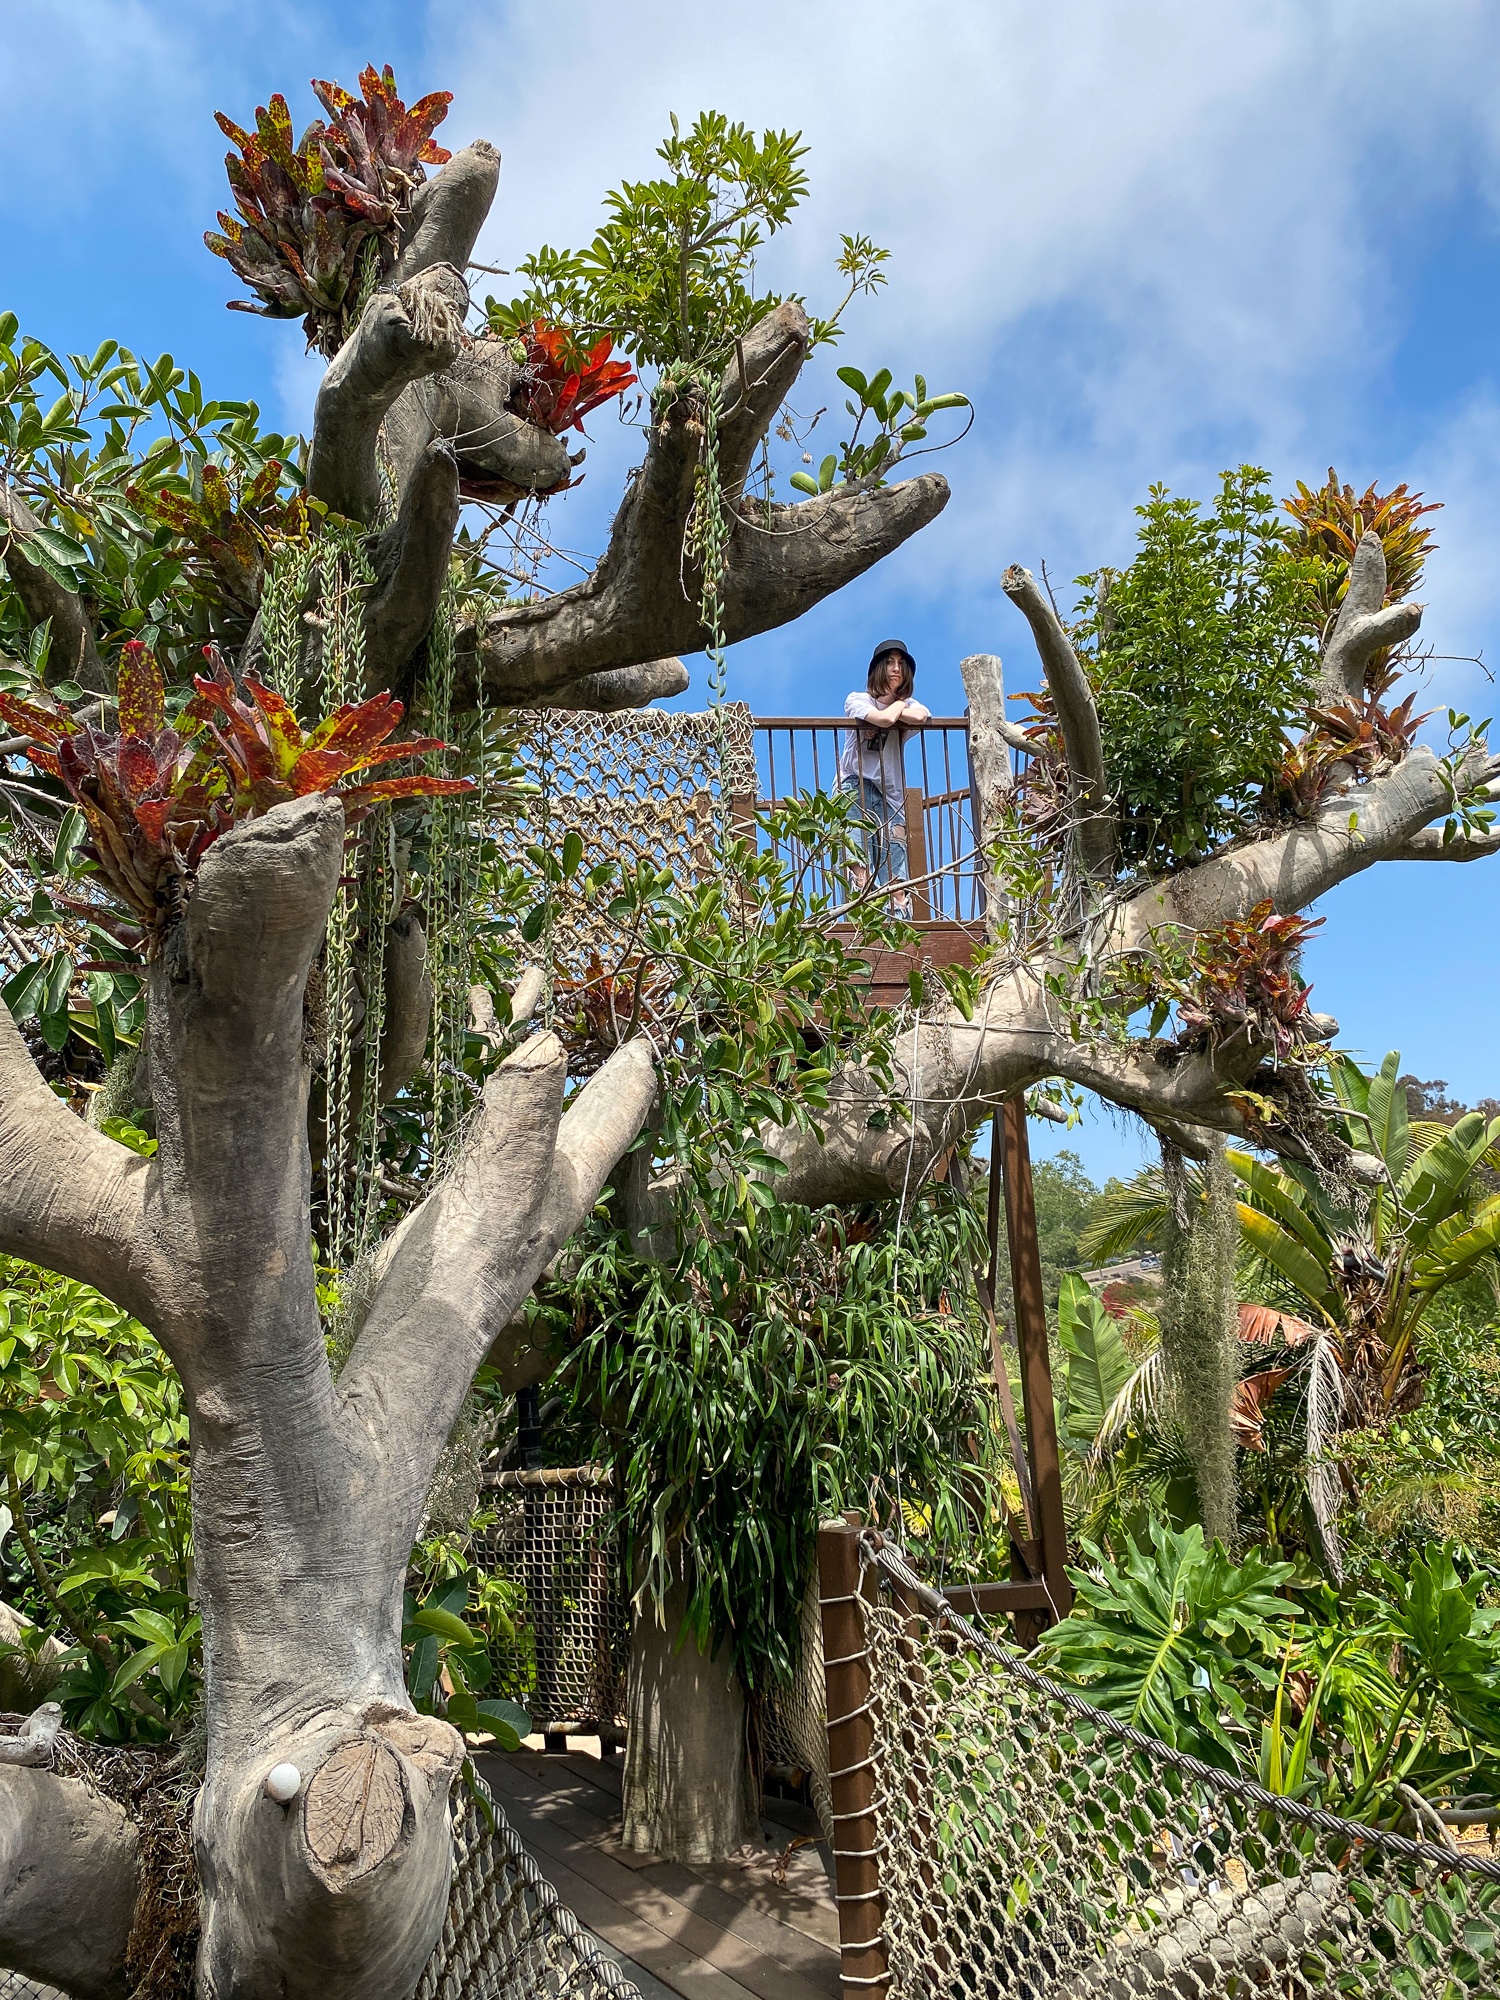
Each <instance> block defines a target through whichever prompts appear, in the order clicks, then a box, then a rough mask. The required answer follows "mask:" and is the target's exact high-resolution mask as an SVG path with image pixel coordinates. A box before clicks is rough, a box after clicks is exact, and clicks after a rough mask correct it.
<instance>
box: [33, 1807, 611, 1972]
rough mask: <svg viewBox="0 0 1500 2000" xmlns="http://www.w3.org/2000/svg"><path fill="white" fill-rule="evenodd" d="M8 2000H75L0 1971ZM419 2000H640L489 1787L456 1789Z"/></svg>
mask: <svg viewBox="0 0 1500 2000" xmlns="http://www.w3.org/2000/svg"><path fill="white" fill-rule="evenodd" d="M0 2000H67V1995H66V1994H59V1993H57V1992H56V1991H55V1989H54V1988H52V1987H50V1986H42V1985H40V1984H39V1983H38V1982H37V1981H35V1980H32V1979H28V1978H27V1977H26V1976H25V1975H24V1973H19V1972H6V1971H4V1970H0ZM415 2000H641V1992H640V1988H639V1987H638V1986H637V1985H636V1984H635V1982H634V1981H633V1980H631V1979H628V1978H627V1977H626V1975H625V1974H624V1973H623V1972H622V1971H621V1970H620V1968H619V1966H618V1965H616V1964H615V1962H614V1960H613V1959H611V1958H609V1957H608V1956H607V1955H606V1953H605V1952H604V1951H603V1949H602V1948H601V1947H600V1945H599V1944H598V1942H597V1941H596V1940H595V1939H594V1938H592V1937H590V1936H589V1934H588V1932H587V1931H585V1930H584V1928H583V1926H582V1925H581V1924H580V1923H579V1921H578V1919H577V1918H576V1917H575V1916H574V1915H573V1913H572V1911H571V1910H569V1909H568V1908H567V1907H566V1906H565V1905H564V1904H563V1903H562V1902H561V1901H560V1899H559V1897H558V1894H557V1891H556V1890H555V1889H554V1888H553V1887H552V1884H551V1883H550V1882H548V1881H547V1880H546V1879H545V1878H544V1877H543V1876H542V1874H541V1873H540V1871H539V1870H538V1868H537V1865H536V1863H535V1862H534V1861H533V1860H532V1858H531V1856H530V1855H529V1854H528V1853H527V1852H526V1849H525V1848H524V1847H523V1846H522V1845H521V1842H520V1839H519V1837H518V1836H517V1834H516V1831H515V1829H514V1827H512V1825H511V1824H510V1821H509V1820H508V1819H507V1818H506V1817H505V1814H504V1813H503V1812H502V1810H501V1809H500V1807H499V1805H498V1804H497V1803H496V1802H495V1799H494V1797H493V1795H492V1794H491V1792H490V1790H489V1787H488V1786H487V1785H486V1784H485V1783H484V1781H483V1779H480V1778H472V1779H471V1780H470V1781H469V1784H468V1785H466V1786H459V1787H456V1788H455V1792H454V1802H453V1886H452V1889H451V1890H450V1892H449V1896H448V1915H447V1919H446V1921H445V1922H444V1924H443V1935H442V1938H441V1940H440V1941H439V1943H438V1947H437V1949H436V1951H434V1953H433V1954H432V1957H431V1958H430V1959H429V1961H428V1964H427V1970H426V1971H425V1972H424V1973H423V1975H422V1980H421V1983H420V1985H419V1986H418V1987H417V1991H416V1996H415Z"/></svg>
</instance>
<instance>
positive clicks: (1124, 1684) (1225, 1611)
mask: <svg viewBox="0 0 1500 2000" xmlns="http://www.w3.org/2000/svg"><path fill="white" fill-rule="evenodd" d="M1085 1554H1086V1556H1087V1558H1088V1564H1089V1566H1088V1568H1086V1569H1077V1570H1069V1572H1068V1574H1069V1576H1070V1578H1071V1579H1072V1581H1073V1585H1074V1588H1075V1589H1076V1590H1077V1592H1078V1596H1079V1599H1080V1600H1081V1603H1082V1605H1083V1606H1085V1607H1087V1608H1086V1610H1078V1609H1075V1610H1074V1611H1073V1612H1072V1613H1071V1615H1070V1616H1069V1617H1067V1618H1065V1619H1063V1620H1062V1621H1061V1623H1060V1624H1057V1625H1054V1626H1052V1627H1051V1628H1050V1630H1049V1631H1047V1632H1046V1633H1045V1634H1044V1635H1043V1638H1042V1649H1043V1653H1044V1656H1045V1658H1046V1660H1047V1662H1048V1665H1049V1667H1055V1668H1056V1669H1057V1670H1058V1671H1059V1672H1061V1673H1062V1674H1064V1675H1066V1676H1067V1677H1068V1678H1069V1679H1071V1680H1075V1681H1078V1682H1079V1683H1081V1684H1082V1685H1083V1686H1084V1687H1086V1688H1087V1690H1088V1693H1089V1698H1090V1700H1091V1701H1094V1702H1097V1703H1098V1705H1099V1707H1101V1708H1104V1709H1107V1710H1108V1711H1109V1712H1110V1713H1111V1714H1112V1715H1118V1716H1121V1717H1122V1718H1123V1719H1124V1720H1126V1721H1128V1722H1132V1723H1134V1724H1135V1725H1136V1727H1137V1728H1141V1729H1147V1730H1150V1731H1151V1732H1152V1733H1153V1734H1154V1735H1157V1736H1160V1737H1161V1738H1162V1740H1163V1742H1166V1743H1170V1744H1172V1745H1173V1746H1174V1748H1176V1749H1179V1750H1186V1751H1188V1752H1189V1753H1190V1754H1191V1755H1193V1756H1195V1757H1200V1758H1202V1760H1203V1761H1204V1762H1205V1763H1207V1764H1218V1765H1221V1766H1224V1767H1226V1768H1228V1769H1236V1768H1238V1767H1239V1766H1240V1765H1241V1764H1242V1763H1243V1762H1244V1760H1245V1757H1246V1752H1247V1745H1248V1742H1249V1740H1250V1716H1249V1711H1248V1710H1247V1707H1246V1703H1245V1696H1244V1693H1243V1692H1242V1689H1243V1688H1244V1687H1245V1686H1246V1684H1248V1685H1249V1686H1250V1687H1251V1688H1253V1689H1257V1690H1269V1689H1271V1688H1273V1687H1274V1686H1275V1684H1276V1669H1275V1666H1274V1664H1273V1662H1274V1661H1275V1659H1276V1657H1277V1654H1278V1652H1279V1649H1280V1646H1281V1644H1282V1638H1283V1633H1284V1631H1285V1624H1286V1621H1287V1620H1288V1619H1289V1618H1290V1617H1291V1616H1292V1615H1293V1607H1292V1606H1291V1605H1290V1604H1289V1603H1288V1602H1287V1600H1286V1599H1285V1598H1284V1597H1281V1596H1279V1595H1278V1594H1277V1592H1278V1589H1279V1586H1280V1585H1282V1584H1283V1583H1285V1582H1286V1580H1287V1579H1288V1578H1289V1577H1290V1576H1291V1574H1292V1566H1291V1564H1290V1563H1272V1562H1266V1561H1265V1560H1264V1558H1263V1557H1262V1556H1261V1555H1260V1554H1259V1552H1258V1551H1255V1550H1252V1551H1251V1552H1250V1554H1249V1555H1247V1556H1246V1558H1245V1560H1244V1562H1243V1563H1236V1562H1234V1560H1233V1559H1232V1558H1231V1557H1230V1556H1229V1555H1227V1554H1226V1553H1225V1551H1224V1549H1223V1548H1222V1546H1221V1545H1220V1544H1218V1543H1217V1542H1216V1543H1214V1544H1213V1546H1212V1547H1207V1546H1205V1544H1204V1540H1203V1530H1202V1529H1201V1528H1200V1527H1198V1526H1197V1525H1196V1524H1195V1525H1194V1526H1192V1527H1190V1528H1188V1529H1187V1530H1186V1531H1185V1532H1184V1533H1182V1534H1177V1533H1175V1532H1174V1531H1173V1530H1172V1529H1171V1528H1169V1527H1165V1526H1163V1525H1162V1524H1161V1523H1159V1522H1152V1524H1151V1529H1150V1545H1149V1547H1146V1546H1140V1547H1136V1546H1132V1547H1131V1549H1130V1551H1129V1553H1128V1555H1127V1556H1126V1558H1125V1560H1124V1561H1123V1562H1122V1563H1117V1562H1115V1561H1114V1560H1112V1559H1111V1558H1110V1557H1109V1556H1107V1555H1105V1554H1104V1553H1103V1552H1102V1551H1101V1550H1099V1549H1097V1548H1094V1547H1088V1548H1086V1550H1085Z"/></svg>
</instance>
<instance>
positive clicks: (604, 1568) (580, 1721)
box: [473, 1465, 630, 1731]
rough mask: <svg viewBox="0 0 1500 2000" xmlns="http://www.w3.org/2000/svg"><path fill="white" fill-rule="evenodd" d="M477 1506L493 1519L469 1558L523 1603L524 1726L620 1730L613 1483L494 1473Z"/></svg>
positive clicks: (583, 1476) (583, 1471)
mask: <svg viewBox="0 0 1500 2000" xmlns="http://www.w3.org/2000/svg"><path fill="white" fill-rule="evenodd" d="M485 1498H486V1499H487V1500H488V1501H489V1502H490V1503H492V1504H493V1506H494V1508H495V1516H496V1517H495V1520H494V1523H493V1525H492V1526H490V1527H488V1528H486V1529H484V1530H483V1531H482V1532H481V1533H480V1534H477V1535H476V1536H475V1537H474V1542H473V1556H474V1559H475V1561H476V1562H478V1563H479V1564H480V1565H481V1566H482V1567H483V1568H484V1569H487V1570H489V1571H491V1572H493V1573H495V1574H498V1575H501V1576H506V1577H509V1578H510V1580H511V1581H512V1582H513V1583H515V1584H518V1585H519V1586H520V1587H521V1589H522V1591H523V1592H524V1594H525V1596H524V1607H523V1610H522V1620H523V1622H524V1624H525V1626H526V1628H527V1630H528V1631H529V1632H530V1634H531V1639H532V1644H533V1647H534V1649H535V1679H534V1682H533V1685H532V1686H531V1688H530V1689H529V1690H528V1691H527V1692H526V1696H525V1700H526V1705H527V1707H528V1708H529V1709H530V1711H531V1718H532V1722H533V1723H534V1724H535V1726H536V1727H537V1728H538V1729H551V1730H557V1731H563V1730H565V1729H568V1728H575V1729H576V1728H579V1727H581V1726H582V1727H592V1726H593V1725H595V1724H598V1723H618V1722H622V1721H623V1719H624V1714H625V1676H626V1671H627V1668H628V1666H629V1660H630V1635H629V1629H628V1625H627V1620H626V1609H625V1593H624V1591H623V1589H622V1587H621V1577H620V1525H619V1504H618V1501H617V1499H616V1497H615V1493H614V1486H613V1474H612V1473H611V1472H610V1470H609V1468H608V1466H603V1465H572V1466H546V1467H543V1468H541V1469H539V1470H537V1471H534V1472H531V1471H526V1472H502V1473H501V1474H500V1475H499V1476H498V1478H497V1479H496V1480H495V1481H494V1482H493V1483H492V1484H491V1485H490V1486H489V1487H488V1488H487V1489H486V1493H485Z"/></svg>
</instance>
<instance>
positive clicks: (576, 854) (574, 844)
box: [562, 826, 583, 877]
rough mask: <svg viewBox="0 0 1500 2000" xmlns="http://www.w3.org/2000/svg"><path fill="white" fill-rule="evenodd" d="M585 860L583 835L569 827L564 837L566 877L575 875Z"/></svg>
mask: <svg viewBox="0 0 1500 2000" xmlns="http://www.w3.org/2000/svg"><path fill="white" fill-rule="evenodd" d="M582 859H583V835H582V834H581V833H579V832H578V831H577V830H576V828H574V827H571V826H570V827H569V828H568V830H567V832H566V833H565V834H564V835H563V846H562V872H563V874H564V876H565V877H566V876H570V875H575V874H576V873H577V872H578V864H579V862H580V861H582Z"/></svg>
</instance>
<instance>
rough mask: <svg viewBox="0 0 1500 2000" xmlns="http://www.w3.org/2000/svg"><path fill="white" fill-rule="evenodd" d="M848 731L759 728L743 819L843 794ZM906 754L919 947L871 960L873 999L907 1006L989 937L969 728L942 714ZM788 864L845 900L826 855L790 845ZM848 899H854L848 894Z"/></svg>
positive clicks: (780, 722) (812, 722) (806, 719)
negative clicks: (925, 972)
mask: <svg viewBox="0 0 1500 2000" xmlns="http://www.w3.org/2000/svg"><path fill="white" fill-rule="evenodd" d="M848 728H849V723H848V721H847V719H846V718H845V717H844V716H841V715H803V716H795V715H765V716H757V717H756V718H755V720H754V732H755V733H754V755H755V768H756V790H757V796H756V798H755V800H754V801H753V806H752V802H751V800H750V799H748V798H742V799H738V800H736V801H735V806H736V808H737V811H738V814H739V816H740V818H741V819H742V820H748V819H749V818H750V816H751V812H752V810H753V811H758V812H766V811H768V810H770V809H771V808H772V807H775V806H778V805H782V804H784V803H785V802H786V801H787V800H789V799H792V798H796V797H799V796H805V795H806V794H808V793H816V792H832V791H836V790H837V789H838V782H839V781H838V764H839V752H840V750H841V748H842V746H843V739H844V736H845V734H846V732H847V731H848ZM909 735H910V740H909V741H908V743H907V746H906V752H905V759H906V777H907V780H908V783H907V786H906V811H905V841H906V872H907V878H908V883H909V888H908V892H907V893H908V894H909V895H910V898H911V913H912V921H913V923H914V925H915V928H916V930H917V932H918V937H919V942H918V943H917V945H916V946H915V947H913V948H912V949H909V950H907V951H900V952H893V951H887V952H868V951H867V952H866V953H865V954H864V956H865V957H866V958H867V959H868V960H869V964H870V980H871V986H872V989H873V994H872V997H873V998H874V1000H875V1002H876V1004H877V1005H878V1006H882V1007H894V1006H899V1005H900V1003H901V1002H902V1001H903V1000H905V999H906V998H907V997H908V996H909V994H910V991H911V974H912V973H913V972H914V971H916V970H917V969H918V968H919V967H921V966H927V967H929V968H931V969H933V970H935V971H940V970H941V969H942V968H943V967H945V966H950V965H968V964H970V963H971V962H972V960H973V956H974V948H975V946H976V945H977V944H979V943H980V942H981V941H982V939H983V936H984V902H983V894H982V890H981V887H980V878H979V872H978V869H977V866H976V853H975V843H974V831H973V828H974V804H973V791H972V783H971V779H970V772H969V723H968V718H967V717H966V716H962V715H935V716H933V717H932V718H931V719H930V720H929V721H927V722H924V723H922V724H920V725H918V726H915V727H913V728H912V729H911V730H910V731H909ZM784 858H785V859H786V860H787V861H788V862H789V863H790V864H791V865H792V866H793V867H796V868H800V869H802V870H803V871H804V881H805V884H806V890H807V893H809V894H823V895H828V896H830V897H831V899H832V900H833V901H834V902H838V901H839V900H840V899H841V885H840V884H839V883H838V882H837V881H836V880H834V879H833V871H832V870H831V869H830V868H829V866H828V863H827V861H826V860H825V859H824V858H823V857H822V856H819V855H816V854H808V853H806V852H803V851H801V850H799V849H798V848H797V847H796V846H795V844H788V847H787V851H786V853H785V855H784ZM845 893H846V891H845Z"/></svg>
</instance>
